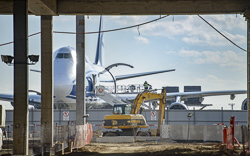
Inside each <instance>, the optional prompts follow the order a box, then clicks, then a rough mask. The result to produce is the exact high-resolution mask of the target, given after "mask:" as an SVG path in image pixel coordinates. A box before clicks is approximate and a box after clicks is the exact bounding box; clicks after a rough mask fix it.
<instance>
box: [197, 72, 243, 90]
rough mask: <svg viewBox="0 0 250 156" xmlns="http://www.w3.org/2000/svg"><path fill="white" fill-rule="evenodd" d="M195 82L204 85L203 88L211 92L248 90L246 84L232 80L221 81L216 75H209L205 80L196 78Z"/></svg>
mask: <svg viewBox="0 0 250 156" xmlns="http://www.w3.org/2000/svg"><path fill="white" fill-rule="evenodd" d="M194 81H195V82H196V83H197V84H202V86H206V88H207V89H210V90H213V88H222V89H246V87H245V86H246V85H245V82H242V81H236V80H232V79H224V78H223V79H221V78H218V77H217V76H215V75H207V76H206V77H203V78H196V79H195V80H194Z"/></svg>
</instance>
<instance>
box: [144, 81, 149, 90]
mask: <svg viewBox="0 0 250 156" xmlns="http://www.w3.org/2000/svg"><path fill="white" fill-rule="evenodd" d="M143 85H144V89H145V90H148V86H149V84H148V82H147V81H145V82H144V84H143Z"/></svg>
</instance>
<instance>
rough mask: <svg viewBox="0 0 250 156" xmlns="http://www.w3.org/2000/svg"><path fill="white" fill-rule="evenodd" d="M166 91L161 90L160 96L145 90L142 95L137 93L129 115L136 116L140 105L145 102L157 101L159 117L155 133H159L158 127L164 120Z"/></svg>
mask: <svg viewBox="0 0 250 156" xmlns="http://www.w3.org/2000/svg"><path fill="white" fill-rule="evenodd" d="M166 96H167V94H166V90H165V89H162V91H161V94H157V93H151V92H149V91H147V90H145V91H144V92H142V93H139V94H138V95H137V96H136V98H135V100H134V102H133V105H132V107H131V111H130V114H138V112H139V110H140V107H141V105H142V104H143V103H144V102H146V101H150V100H159V115H158V129H157V133H158V134H159V133H160V125H161V124H162V123H163V119H164V112H165V105H166Z"/></svg>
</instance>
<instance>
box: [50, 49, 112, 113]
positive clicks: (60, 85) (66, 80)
mask: <svg viewBox="0 0 250 156" xmlns="http://www.w3.org/2000/svg"><path fill="white" fill-rule="evenodd" d="M83 61H84V60H83ZM76 65H77V62H76V51H75V50H74V49H73V48H71V47H62V48H60V49H58V50H57V51H55V52H54V103H55V104H64V105H65V104H66V105H68V106H69V108H71V109H73V108H75V104H76ZM104 70H105V69H104V67H102V66H99V65H95V64H93V63H92V62H91V61H90V60H89V58H88V57H87V56H85V92H86V98H88V97H95V93H94V87H95V85H99V84H100V81H112V80H113V79H112V77H111V75H110V74H109V73H108V72H105V73H103V74H99V73H100V72H102V71H104ZM94 76H95V77H96V78H94Z"/></svg>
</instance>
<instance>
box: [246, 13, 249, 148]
mask: <svg viewBox="0 0 250 156" xmlns="http://www.w3.org/2000/svg"><path fill="white" fill-rule="evenodd" d="M246 19H247V119H248V120H247V123H248V147H250V75H249V74H250V17H246Z"/></svg>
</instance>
